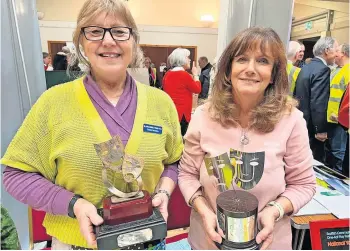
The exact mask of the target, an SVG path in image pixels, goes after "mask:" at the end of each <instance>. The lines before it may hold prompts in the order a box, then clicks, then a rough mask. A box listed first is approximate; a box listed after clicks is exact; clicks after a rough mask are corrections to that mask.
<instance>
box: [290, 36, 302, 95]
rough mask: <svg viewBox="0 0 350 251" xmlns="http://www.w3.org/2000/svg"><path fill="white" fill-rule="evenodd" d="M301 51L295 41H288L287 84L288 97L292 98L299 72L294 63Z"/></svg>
mask: <svg viewBox="0 0 350 251" xmlns="http://www.w3.org/2000/svg"><path fill="white" fill-rule="evenodd" d="M300 49H301V45H300V44H299V43H298V42H296V41H290V42H289V44H288V50H287V59H288V63H287V75H288V83H289V86H290V89H289V95H290V96H292V97H293V94H294V90H295V84H296V82H297V78H298V75H299V72H300V68H299V67H296V66H294V64H295V62H296V61H297V60H298V57H299V52H300Z"/></svg>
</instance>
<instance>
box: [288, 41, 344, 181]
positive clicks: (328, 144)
mask: <svg viewBox="0 0 350 251" xmlns="http://www.w3.org/2000/svg"><path fill="white" fill-rule="evenodd" d="M304 50H305V47H303V45H302V44H300V43H298V42H296V41H291V42H289V45H288V51H287V58H288V65H287V73H288V79H289V83H290V95H291V96H293V97H295V98H296V99H297V100H298V101H299V106H298V109H299V110H300V111H302V112H303V114H304V119H305V120H306V123H307V128H308V133H309V141H310V146H311V149H312V152H313V156H314V158H315V159H316V160H318V161H320V162H322V163H325V164H326V165H327V166H329V167H331V168H333V169H334V170H336V171H338V172H340V173H343V174H345V175H346V176H349V164H348V163H349V162H348V158H349V155H348V154H349V151H348V150H346V148H347V141H348V137H349V134H348V132H347V130H348V128H347V127H345V129H344V126H342V125H341V124H339V123H338V122H339V107H340V105H341V101H342V98H343V96H344V94H345V93H346V90H347V88H348V84H349V44H340V45H339V44H338V42H337V41H336V39H334V38H332V37H322V38H320V39H319V40H318V41H317V42H316V44H315V45H314V47H313V55H314V58H312V59H310V60H305V63H304V62H303V60H302V57H301V55H302V56H303V55H304Z"/></svg>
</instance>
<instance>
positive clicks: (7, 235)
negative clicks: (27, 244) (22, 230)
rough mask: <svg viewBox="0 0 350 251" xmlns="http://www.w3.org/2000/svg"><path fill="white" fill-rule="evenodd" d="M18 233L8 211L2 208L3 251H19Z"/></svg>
mask: <svg viewBox="0 0 350 251" xmlns="http://www.w3.org/2000/svg"><path fill="white" fill-rule="evenodd" d="M19 249H21V245H20V243H19V239H18V233H17V230H16V226H15V223H14V222H13V220H12V218H11V216H10V214H9V213H8V211H7V210H6V209H5V208H4V207H3V206H1V250H19Z"/></svg>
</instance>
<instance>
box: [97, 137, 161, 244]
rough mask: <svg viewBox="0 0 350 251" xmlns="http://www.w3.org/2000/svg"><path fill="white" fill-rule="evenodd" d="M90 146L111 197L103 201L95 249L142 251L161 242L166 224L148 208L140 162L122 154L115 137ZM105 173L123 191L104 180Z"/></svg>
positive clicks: (138, 159) (150, 199)
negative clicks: (95, 153) (92, 146)
mask: <svg viewBox="0 0 350 251" xmlns="http://www.w3.org/2000/svg"><path fill="white" fill-rule="evenodd" d="M94 146H95V150H96V152H97V154H98V156H99V157H100V159H101V161H102V163H103V169H102V180H103V183H104V185H105V186H106V187H107V189H108V190H109V192H110V193H111V194H112V195H110V196H108V197H106V198H105V199H104V200H103V212H102V213H101V214H102V217H103V219H104V223H103V224H102V225H100V226H98V227H96V239H97V247H98V249H146V248H147V247H148V245H149V244H151V245H152V244H153V243H156V242H157V241H158V242H159V241H161V240H163V239H164V238H165V237H166V232H167V226H166V222H165V221H164V219H163V217H162V215H161V214H160V212H159V210H158V209H157V208H153V207H152V198H151V196H150V194H149V193H148V192H147V191H145V190H142V187H143V182H142V178H141V173H142V170H143V167H144V162H143V160H142V159H141V158H138V157H137V156H132V155H130V154H126V153H124V146H123V143H122V141H121V140H120V138H119V137H118V136H115V137H113V138H112V139H111V140H109V141H107V142H103V143H100V144H95V145H94ZM109 170H112V171H113V175H114V177H117V178H118V180H122V183H123V184H121V186H122V187H123V188H125V189H123V190H124V191H121V190H119V189H117V188H116V187H114V185H113V184H112V183H111V182H110V181H109V180H108V171H109Z"/></svg>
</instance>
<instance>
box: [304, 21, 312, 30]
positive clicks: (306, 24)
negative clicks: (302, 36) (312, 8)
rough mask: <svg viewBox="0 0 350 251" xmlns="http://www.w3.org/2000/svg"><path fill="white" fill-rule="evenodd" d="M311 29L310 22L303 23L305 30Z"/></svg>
mask: <svg viewBox="0 0 350 251" xmlns="http://www.w3.org/2000/svg"><path fill="white" fill-rule="evenodd" d="M311 29H312V21H309V22H306V23H305V30H311Z"/></svg>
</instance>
